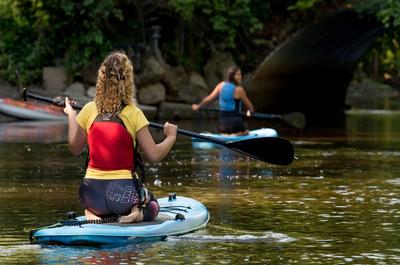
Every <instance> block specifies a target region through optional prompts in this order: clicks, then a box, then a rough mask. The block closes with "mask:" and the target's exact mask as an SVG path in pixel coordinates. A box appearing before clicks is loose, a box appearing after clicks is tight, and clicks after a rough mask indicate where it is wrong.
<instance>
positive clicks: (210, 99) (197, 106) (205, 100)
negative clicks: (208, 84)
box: [192, 82, 224, 110]
mask: <svg viewBox="0 0 400 265" xmlns="http://www.w3.org/2000/svg"><path fill="white" fill-rule="evenodd" d="M223 83H224V82H220V83H219V84H218V85H217V86H216V87H215V88H214V90H213V91H212V92H211V93H210V94H209V95H208V96H207V97H205V98H203V100H202V101H200V103H199V104H193V105H192V109H193V110H198V109H200V108H201V107H202V106H204V105H207V104H210V103H211V102H213V101H214V100H215V99H216V98H218V95H219V92H220V91H221V87H222V85H223Z"/></svg>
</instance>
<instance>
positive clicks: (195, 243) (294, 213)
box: [0, 111, 400, 264]
mask: <svg viewBox="0 0 400 265" xmlns="http://www.w3.org/2000/svg"><path fill="white" fill-rule="evenodd" d="M179 125H180V127H181V128H185V129H190V130H194V131H202V130H208V131H210V130H213V127H214V123H213V121H205V120H204V121H202V120H197V121H182V122H179ZM250 125H251V126H252V127H259V126H266V124H265V123H262V122H260V121H258V122H254V123H250ZM267 126H268V124H267ZM278 132H279V133H280V135H281V136H282V137H284V138H287V139H288V140H290V141H291V142H292V143H293V146H294V148H295V153H296V160H295V161H294V162H293V163H292V164H291V165H289V166H274V165H270V164H267V163H263V162H260V161H256V160H254V159H250V158H248V157H245V156H243V155H240V154H237V153H234V152H233V151H230V150H229V149H226V148H214V149H197V148H194V147H193V146H192V142H191V141H190V140H189V139H188V138H184V137H178V139H177V142H176V145H175V147H174V149H173V150H172V152H171V153H170V154H169V155H168V157H167V158H166V159H164V160H163V161H162V162H160V163H156V164H146V165H147V175H148V176H147V179H148V182H149V185H148V186H149V187H150V189H151V190H152V191H154V192H155V194H157V195H158V196H159V197H163V196H165V195H168V194H169V193H170V192H176V193H177V194H178V195H182V196H187V197H192V198H195V199H197V200H199V201H201V202H202V203H204V204H205V205H206V206H207V207H208V209H209V211H210V215H211V219H210V222H209V223H208V225H207V227H206V228H205V229H202V230H200V231H197V232H194V233H190V234H186V235H183V236H180V237H171V238H167V239H166V240H164V241H156V242H147V243H140V244H129V245H125V246H112V247H107V248H90V247H60V246H52V247H45V246H40V245H31V244H30V242H29V239H28V237H29V231H30V230H31V229H33V228H35V227H38V226H40V225H43V224H49V223H52V222H56V221H58V220H60V219H65V217H66V216H65V214H66V213H67V212H69V211H75V212H77V213H82V210H81V208H80V206H79V204H78V200H77V189H78V187H79V184H80V181H81V178H82V175H83V173H84V159H85V158H84V156H78V157H74V156H72V155H71V154H70V153H69V151H68V148H67V145H66V126H65V124H62V123H61V124H59V123H54V122H50V123H46V122H41V123H32V122H28V123H27V122H24V123H3V124H0V220H1V222H0V231H1V237H0V263H1V264H400V236H399V235H400V175H399V172H400V163H399V159H400V137H399V134H400V113H399V112H393V111H392V112H352V113H348V115H347V117H346V122H345V125H344V126H343V128H329V129H326V128H325V129H320V128H314V129H306V130H303V131H298V130H292V129H290V128H289V127H282V126H280V127H279V130H278ZM152 133H153V134H154V136H155V137H156V138H157V139H159V137H160V136H161V135H160V133H159V132H157V131H153V130H152ZM266 151H267V150H266Z"/></svg>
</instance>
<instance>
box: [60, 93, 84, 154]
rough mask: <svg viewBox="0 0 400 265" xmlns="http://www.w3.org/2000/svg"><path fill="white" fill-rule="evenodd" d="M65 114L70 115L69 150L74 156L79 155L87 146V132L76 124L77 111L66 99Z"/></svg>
mask: <svg viewBox="0 0 400 265" xmlns="http://www.w3.org/2000/svg"><path fill="white" fill-rule="evenodd" d="M64 113H65V114H67V115H68V143H69V149H70V150H71V152H72V153H73V154H74V155H79V154H80V153H82V151H83V148H84V147H85V145H86V131H85V130H84V129H82V128H81V127H80V126H79V125H78V123H77V122H76V111H75V110H74V109H73V108H72V107H71V104H70V101H69V99H68V98H65V108H64Z"/></svg>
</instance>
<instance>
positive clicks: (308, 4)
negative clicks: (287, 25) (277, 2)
mask: <svg viewBox="0 0 400 265" xmlns="http://www.w3.org/2000/svg"><path fill="white" fill-rule="evenodd" d="M320 1H321V0H298V1H297V2H296V3H295V4H294V5H290V6H288V10H290V11H294V10H299V11H302V10H307V9H310V8H313V7H314V6H315V4H316V3H318V2H320Z"/></svg>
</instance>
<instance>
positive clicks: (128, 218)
mask: <svg viewBox="0 0 400 265" xmlns="http://www.w3.org/2000/svg"><path fill="white" fill-rule="evenodd" d="M142 220H143V216H142V214H141V212H140V211H139V208H137V207H133V208H132V211H131V213H130V214H128V215H123V216H121V217H120V218H118V223H138V222H141V221H142Z"/></svg>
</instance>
